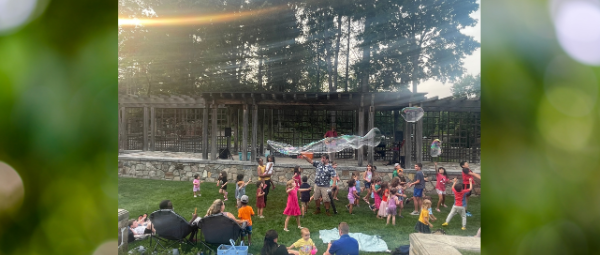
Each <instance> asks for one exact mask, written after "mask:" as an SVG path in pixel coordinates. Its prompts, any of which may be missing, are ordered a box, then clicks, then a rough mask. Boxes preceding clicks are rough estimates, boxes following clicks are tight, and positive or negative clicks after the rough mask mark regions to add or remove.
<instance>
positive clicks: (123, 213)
mask: <svg viewBox="0 0 600 255" xmlns="http://www.w3.org/2000/svg"><path fill="white" fill-rule="evenodd" d="M118 215H119V216H118V217H119V223H118V228H119V230H118V232H119V236H118V238H117V241H118V242H119V246H120V247H119V251H118V253H119V254H127V252H128V248H127V241H128V238H129V235H128V234H127V231H125V236H123V235H122V234H123V231H122V229H123V228H126V227H128V226H127V222H128V221H129V212H128V211H127V210H124V209H118ZM123 239H125V240H123ZM121 243H122V244H121Z"/></svg>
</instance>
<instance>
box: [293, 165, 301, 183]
mask: <svg viewBox="0 0 600 255" xmlns="http://www.w3.org/2000/svg"><path fill="white" fill-rule="evenodd" d="M301 174H302V168H300V166H295V167H294V176H292V178H293V179H294V184H296V187H300V185H302V182H300V175H301Z"/></svg>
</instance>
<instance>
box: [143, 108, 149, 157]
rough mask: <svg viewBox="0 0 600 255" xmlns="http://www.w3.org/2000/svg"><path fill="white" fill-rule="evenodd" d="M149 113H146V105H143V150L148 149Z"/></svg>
mask: <svg viewBox="0 0 600 255" xmlns="http://www.w3.org/2000/svg"><path fill="white" fill-rule="evenodd" d="M149 116H150V114H148V107H144V134H143V135H142V137H143V138H144V145H143V146H142V150H143V151H147V150H148V147H149V146H148V145H149V144H148V130H149V129H148V128H149V126H148V122H149V121H150V120H149V119H150V118H149Z"/></svg>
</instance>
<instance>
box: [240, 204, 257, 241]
mask: <svg viewBox="0 0 600 255" xmlns="http://www.w3.org/2000/svg"><path fill="white" fill-rule="evenodd" d="M240 202H241V204H242V206H241V207H240V208H239V209H238V218H239V219H240V220H245V221H247V222H248V224H247V225H246V229H245V230H246V231H244V233H243V234H242V241H244V235H248V242H247V243H248V246H250V245H252V216H254V210H252V206H249V205H248V196H246V195H243V196H242V197H240Z"/></svg>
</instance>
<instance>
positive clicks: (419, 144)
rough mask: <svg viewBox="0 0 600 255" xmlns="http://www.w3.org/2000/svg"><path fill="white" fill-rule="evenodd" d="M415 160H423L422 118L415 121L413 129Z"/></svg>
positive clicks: (417, 161)
mask: <svg viewBox="0 0 600 255" xmlns="http://www.w3.org/2000/svg"><path fill="white" fill-rule="evenodd" d="M415 152H416V153H415V162H416V163H421V162H422V161H423V118H421V119H420V120H419V121H417V124H416V129H415Z"/></svg>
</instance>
